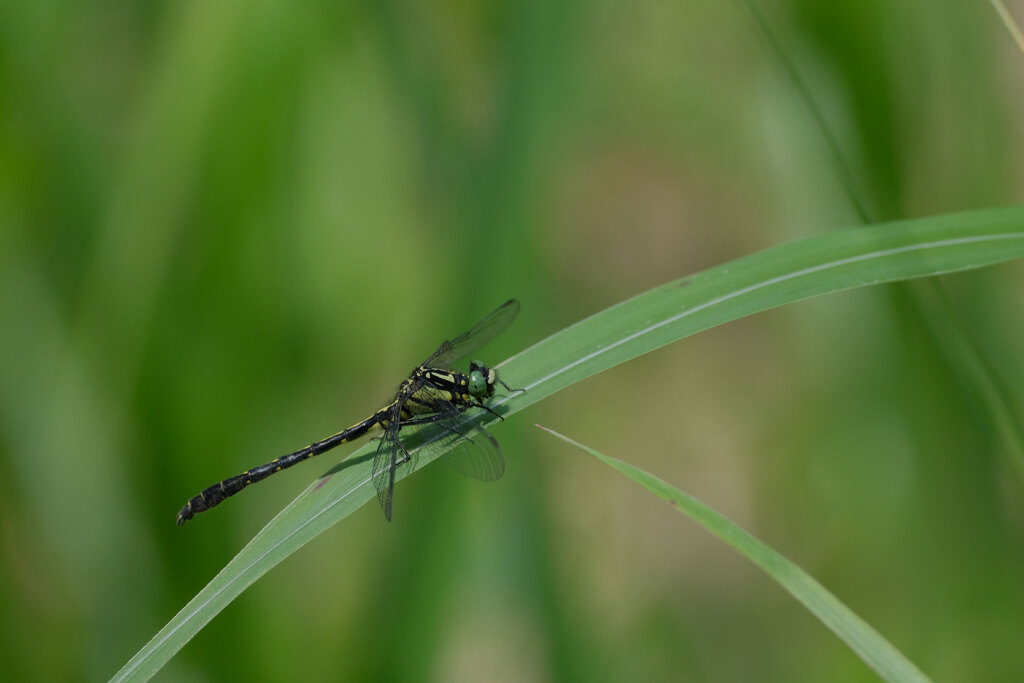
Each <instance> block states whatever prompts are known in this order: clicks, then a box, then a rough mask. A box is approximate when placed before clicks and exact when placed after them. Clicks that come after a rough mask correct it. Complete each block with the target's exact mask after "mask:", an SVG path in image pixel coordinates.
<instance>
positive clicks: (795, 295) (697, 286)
mask: <svg viewBox="0 0 1024 683" xmlns="http://www.w3.org/2000/svg"><path fill="white" fill-rule="evenodd" d="M1021 256H1024V207H1015V208H1005V209H991V210H982V211H974V212H970V213H962V214H953V215H948V216H939V217H932V218H924V219H917V220H910V221H900V222H897V223H889V224H882V225H877V226H871V227H865V228H851V229H848V230H841V231H834V232H830V233H828V234H825V235H818V236H815V237H811V238H808V239H804V240H799V241H796V242H791V243H788V244H784V245H781V246H778V247H774V248H771V249H767V250H764V251H761V252H758V253H756V254H753V255H751V256H747V257H744V258H741V259H738V260H736V261H732V262H730V263H727V264H725V265H722V266H718V267H716V268H711V269H709V270H706V271H703V272H701V273H697V274H696V275H693V276H690V277H686V278H683V279H681V280H677V281H675V282H671V283H669V284H666V285H663V286H661V287H658V288H656V289H653V290H651V291H648V292H645V293H644V294H641V295H639V296H636V297H634V298H632V299H629V300H627V301H624V302H622V303H620V304H617V305H615V306H613V307H611V308H609V309H607V310H605V311H602V312H600V313H598V314H596V315H593V316H591V317H589V318H587V319H585V320H582V321H580V322H578V323H576V324H575V325H572V326H570V327H568V328H566V329H564V330H562V331H560V332H558V333H556V334H554V335H552V336H550V337H548V338H547V339H545V340H543V341H541V342H539V343H537V344H535V345H534V346H532V347H530V348H528V349H526V350H525V351H523V352H521V353H519V354H518V355H516V356H514V357H513V358H511V359H509V360H508V361H506V362H505V363H503V364H502V365H501V373H502V379H504V380H505V381H506V382H508V384H509V385H510V386H513V387H517V388H520V387H521V388H525V389H526V390H527V391H526V392H525V393H518V394H515V395H513V396H502V397H497V398H496V399H495V400H494V401H493V402H492V403H491V407H492V408H494V409H496V410H498V411H499V412H501V414H502V415H504V416H508V415H510V414H512V413H515V412H518V411H519V410H522V409H523V408H526V407H527V406H529V405H531V404H533V403H536V402H537V401H539V400H541V399H542V398H544V397H546V396H549V395H550V394H552V393H555V392H556V391H559V390H560V389H563V388H565V387H567V386H569V385H570V384H573V383H574V382H578V381H579V380H581V379H584V378H586V377H589V376H591V375H593V374H595V373H598V372H601V371H602V370H605V369H607V368H610V367H612V366H614V365H617V364H619V363H622V362H625V361H627V360H629V359H631V358H635V357H637V356H639V355H641V354H644V353H647V352H649V351H651V350H653V349H656V348H658V347H661V346H664V345H665V344H669V343H671V342H673V341H677V340H679V339H682V338H684V337H687V336H689V335H691V334H694V333H696V332H700V331H702V330H706V329H708V328H710V327H714V326H715V325H719V324H722V323H725V322H729V321H731V320H736V319H738V318H741V317H744V316H747V315H752V314H754V313H758V312H761V311H765V310H768V309H770V308H774V307H777V306H782V305H784V304H788V303H792V302H795V301H800V300H802V299H806V298H809V297H812V296H818V295H821V294H827V293H830V292H836V291H840V290H844V289H851V288H854V287H860V286H865V285H872V284H879V283H883V282H892V281H896V280H907V279H911V278H918V277H928V276H932V275H939V274H941V273H948V272H952V271H956V270H965V269H968V268H977V267H981V266H986V265H991V264H994V263H999V262H1001V261H1007V260H1009V259H1014V258H1020V257H1021ZM419 436H420V435H419V434H417V435H416V436H414V437H413V439H414V442H413V443H412V444H411V445H415V439H416V438H417V437H419ZM431 436H435V437H436V436H437V435H436V434H431V433H430V432H429V431H428V430H424V432H423V437H422V439H427V438H429V437H431ZM422 439H421V440H422ZM453 446H454V444H453V443H451V441H450V440H444V439H442V440H441V441H438V442H433V443H427V444H426V445H425V446H424V447H423V448H422V449H421V450H420V451H419V455H418V461H417V466H418V467H423V466H424V465H426V464H428V463H429V462H431V461H432V460H434V459H436V458H437V457H439V456H440V455H442V454H443V453H444V452H445V451H446V450H448V449H450V448H452V447H453ZM372 448H373V446H372V445H368V446H366V447H364V448H362V449H360V450H359V451H357V452H356V453H354V454H353V456H352V457H350V458H349V459H348V460H346V461H345V462H344V463H342V464H341V465H339V466H338V467H336V468H334V469H333V470H332V471H331V472H330V473H329V475H330V476H329V477H327V478H324V479H320V480H319V481H317V482H314V484H313V485H311V486H310V487H309V488H308V489H306V491H305V492H303V493H302V494H300V495H299V497H298V498H296V499H295V500H294V501H293V502H292V503H291V504H290V505H289V506H288V507H287V508H285V509H284V510H283V511H282V512H281V513H280V514H279V515H278V516H277V517H275V518H274V519H273V520H272V521H271V522H270V523H269V524H268V525H267V526H266V527H265V528H264V529H262V530H261V531H260V533H259V534H257V535H256V537H255V538H254V539H253V540H252V541H251V542H250V543H249V544H248V545H246V546H245V548H243V549H242V550H241V551H240V552H239V554H238V555H237V556H236V557H235V558H234V559H233V560H231V562H230V563H228V565H227V566H225V567H224V569H223V570H222V571H221V572H220V573H219V574H218V575H217V576H216V577H214V579H213V580H212V581H211V582H210V583H209V584H208V585H207V586H206V587H205V588H203V590H202V591H200V593H199V594H198V595H197V596H196V597H195V598H194V599H193V600H192V601H191V602H190V603H189V604H188V605H186V607H185V608H184V609H183V610H182V611H181V612H179V613H178V614H177V615H176V616H175V617H174V618H173V619H172V620H171V621H170V623H168V624H167V625H166V626H165V627H164V628H163V629H162V630H161V631H160V632H159V633H158V634H157V635H156V636H155V637H154V638H153V639H152V640H151V641H150V642H149V643H147V644H146V645H145V646H144V647H143V648H142V650H140V651H139V652H138V653H137V654H136V655H135V656H134V657H133V658H132V659H131V660H130V661H129V662H128V663H127V664H126V665H125V666H124V668H123V669H122V670H121V671H120V672H118V674H117V675H116V676H115V678H114V680H117V681H123V680H125V681H126V680H145V679H147V678H149V677H150V676H152V675H153V674H154V673H156V672H157V671H159V669H160V667H162V666H163V665H164V664H165V663H166V662H167V661H168V660H169V659H170V658H171V657H172V656H173V655H174V653H175V652H177V651H178V650H179V649H180V648H181V647H182V646H183V645H184V644H185V643H186V642H188V640H189V639H190V638H191V637H192V636H193V635H195V634H196V633H197V632H198V631H199V630H200V629H201V628H202V627H203V626H204V625H205V624H206V623H207V622H209V621H210V619H212V618H213V617H214V616H215V615H216V614H217V613H218V612H219V611H220V610H222V609H223V608H224V607H225V606H226V605H227V604H229V603H230V602H231V600H233V599H234V598H235V597H237V596H238V595H239V594H240V593H241V592H242V591H243V590H245V588H247V587H248V586H249V585H251V584H252V583H253V582H254V581H255V580H256V579H258V578H259V577H260V576H262V575H263V574H264V573H266V572H267V571H269V570H270V569H271V568H272V567H273V566H274V565H276V564H277V563H278V562H280V561H281V560H283V559H284V558H285V557H287V556H288V555H290V554H291V553H293V552H294V551H295V550H297V549H298V548H300V547H302V546H303V545H305V544H306V543H308V542H309V541H310V540H312V539H313V538H315V537H316V536H317V535H319V534H320V533H321V532H323V531H325V530H326V529H328V528H329V527H331V526H332V525H334V524H336V523H337V522H338V521H340V520H342V519H344V518H345V517H346V516H348V515H349V514H350V513H351V512H352V511H354V510H356V509H357V508H359V507H360V506H362V505H363V504H364V503H365V502H366V501H368V500H370V499H371V498H372V497H373V496H374V491H373V487H372V486H371V484H370V464H371V463H370V458H369V453H370V452H371V451H372ZM382 523H383V522H382Z"/></svg>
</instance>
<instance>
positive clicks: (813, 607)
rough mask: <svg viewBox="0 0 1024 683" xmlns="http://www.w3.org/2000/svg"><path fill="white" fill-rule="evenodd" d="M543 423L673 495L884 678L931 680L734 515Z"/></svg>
mask: <svg viewBox="0 0 1024 683" xmlns="http://www.w3.org/2000/svg"><path fill="white" fill-rule="evenodd" d="M537 426H538V427H540V428H541V429H543V430H544V431H546V432H548V433H549V434H552V435H553V436H556V437H558V438H559V439H561V440H562V441H565V442H566V443H569V444H572V445H573V446H576V447H577V448H579V449H581V450H583V451H586V452H587V453H589V454H590V455H592V456H594V457H595V458H597V459H599V460H601V461H602V462H604V463H605V464H607V465H610V466H611V467H613V468H614V469H616V470H618V471H619V472H621V473H622V474H624V475H626V476H627V477H629V478H630V479H632V480H633V481H635V482H636V483H638V484H640V485H641V486H643V487H644V488H645V489H647V490H648V491H650V492H651V493H653V494H655V495H656V496H658V497H659V498H662V499H664V500H666V501H668V502H669V503H671V504H672V505H674V506H675V507H676V509H678V510H679V511H680V512H681V513H683V514H684V515H686V516H687V517H689V518H690V519H692V520H693V521H695V522H697V523H698V524H700V525H701V526H702V527H704V528H705V529H707V530H708V531H710V532H711V533H713V534H714V535H715V536H717V537H718V538H720V539H722V540H723V541H725V542H726V543H727V544H728V545H730V546H731V547H732V548H733V549H734V550H736V551H738V552H740V553H741V554H743V555H744V556H746V558H747V559H749V560H750V561H751V562H753V563H754V564H756V565H757V566H758V567H760V568H761V569H762V570H764V572H765V573H766V574H768V576H770V577H771V578H772V579H774V580H775V581H776V582H778V584H779V585H780V586H782V587H783V588H785V589H786V590H787V591H789V593H790V594H791V595H792V596H793V597H794V598H796V599H797V600H798V601H799V602H800V603H801V604H803V606H804V607H806V608H807V609H808V610H810V611H811V613H812V614H814V616H816V617H818V619H820V620H821V622H822V623H823V624H825V626H827V627H828V628H829V629H831V630H832V632H833V633H835V634H836V635H837V636H839V638H840V639H841V640H842V641H843V642H844V643H846V644H847V645H848V646H849V647H850V649H851V650H853V651H854V652H855V653H857V656H858V657H860V658H861V659H862V660H864V662H865V663H866V664H867V665H868V666H870V667H871V668H872V669H874V670H875V672H877V673H878V675H879V676H881V677H882V678H883V679H885V680H887V681H900V682H907V681H915V682H919V681H927V680H929V679H928V677H927V676H925V675H924V673H922V672H921V671H920V670H919V669H918V668H917V667H916V666H914V664H913V663H912V662H911V661H910V660H908V659H907V658H906V657H904V656H903V655H902V654H901V653H900V651H899V650H897V649H896V648H895V647H893V645H892V644H891V643H890V642H889V641H887V640H886V639H885V638H884V637H882V635H881V634H879V633H878V632H877V631H875V630H874V629H873V628H871V626H869V625H868V624H867V622H865V621H864V620H863V619H861V618H860V617H858V616H857V615H856V614H854V613H853V611H851V610H850V608H849V607H847V606H846V605H844V604H843V603H842V602H840V601H839V599H838V598H837V597H836V596H834V595H832V594H831V593H829V592H828V590H826V588H825V587H824V586H822V585H821V584H820V583H818V582H817V581H815V580H814V578H813V577H812V576H811V575H810V574H808V573H807V572H805V571H804V570H803V569H801V568H800V567H798V566H797V565H795V564H794V563H792V562H790V561H789V560H788V559H786V558H785V557H784V556H783V555H781V554H780V553H778V552H776V551H775V550H773V549H772V548H770V547H768V546H767V545H765V544H764V543H762V542H761V541H760V540H758V539H757V538H755V537H754V536H752V535H751V534H750V533H749V532H747V531H746V530H745V529H743V528H742V527H740V526H739V525H737V524H736V523H734V522H733V521H731V520H730V519H729V518H728V517H726V516H724V515H722V514H721V513H719V512H718V511H716V510H714V509H713V508H711V507H709V506H708V505H705V504H704V503H702V502H701V501H699V500H697V499H696V498H694V497H693V496H691V495H689V494H686V493H683V492H682V491H680V490H679V489H677V488H675V487H674V486H671V485H670V484H668V483H667V482H665V481H663V480H661V479H659V478H658V477H655V476H654V475H652V474H650V473H648V472H645V471H644V470H642V469H640V468H638V467H634V466H633V465H630V464H629V463H627V462H623V461H622V460H618V459H616V458H613V457H611V456H608V455H604V454H603V453H599V452H598V451H595V450H594V449H593V448H589V447H587V446H584V445H583V444H581V443H578V442H576V441H573V440H572V439H570V438H569V437H567V436H563V435H562V434H559V433H558V432H555V431H552V430H550V429H548V428H547V427H541V426H540V425H537Z"/></svg>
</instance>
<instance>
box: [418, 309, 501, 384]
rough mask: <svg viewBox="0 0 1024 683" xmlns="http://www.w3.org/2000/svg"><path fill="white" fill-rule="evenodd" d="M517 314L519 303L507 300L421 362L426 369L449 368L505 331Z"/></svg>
mask: <svg viewBox="0 0 1024 683" xmlns="http://www.w3.org/2000/svg"><path fill="white" fill-rule="evenodd" d="M518 314H519V301H518V300H516V299H509V300H508V301H506V302H505V303H503V304H502V305H501V306H498V308H496V309H494V310H493V311H491V312H490V313H489V314H487V316H486V317H485V318H484V319H483V320H481V321H480V322H478V323H477V324H476V325H474V326H473V329H471V330H470V331H469V332H465V333H463V334H460V335H459V336H458V337H455V339H451V340H449V341H446V342H445V343H444V344H441V346H440V347H439V348H438V349H437V351H434V353H433V355H432V356H430V358H428V359H427V360H425V361H423V365H424V366H426V367H440V368H450V367H452V365H454V364H455V363H456V362H458V361H460V360H462V359H464V358H466V357H467V356H469V355H470V354H471V353H474V352H475V351H476V350H477V349H480V348H482V347H483V346H484V344H486V343H487V342H489V341H491V340H492V339H494V338H495V337H497V336H498V335H499V334H501V333H502V332H504V331H505V328H507V327H508V326H509V325H510V324H511V323H512V321H513V320H515V318H516V316H517V315H518Z"/></svg>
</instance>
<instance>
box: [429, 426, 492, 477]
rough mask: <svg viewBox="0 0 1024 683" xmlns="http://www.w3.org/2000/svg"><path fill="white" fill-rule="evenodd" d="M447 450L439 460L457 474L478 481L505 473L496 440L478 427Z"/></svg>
mask: <svg viewBox="0 0 1024 683" xmlns="http://www.w3.org/2000/svg"><path fill="white" fill-rule="evenodd" d="M457 438H458V439H460V440H461V442H462V443H460V444H459V445H457V446H456V447H455V448H453V449H452V450H450V451H448V452H447V453H446V454H445V455H444V456H443V457H442V458H441V460H442V461H443V462H444V463H445V464H446V465H448V466H449V467H451V468H452V469H453V470H455V471H456V472H458V473H459V474H462V475H465V476H467V477H470V478H472V479H478V480H480V481H498V480H499V479H501V475H503V474H505V456H504V455H502V453H501V446H499V445H498V440H497V439H495V438H494V437H493V436H491V434H490V432H488V431H486V430H484V429H482V428H480V429H479V431H476V432H474V433H473V434H470V435H469V438H466V437H461V436H460V437H457Z"/></svg>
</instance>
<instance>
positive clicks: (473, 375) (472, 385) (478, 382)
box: [469, 370, 487, 397]
mask: <svg viewBox="0 0 1024 683" xmlns="http://www.w3.org/2000/svg"><path fill="white" fill-rule="evenodd" d="M469 393H470V395H471V396H476V397H480V396H486V395H487V378H486V377H485V376H484V373H482V372H480V371H479V370H473V371H472V372H470V373H469Z"/></svg>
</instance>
